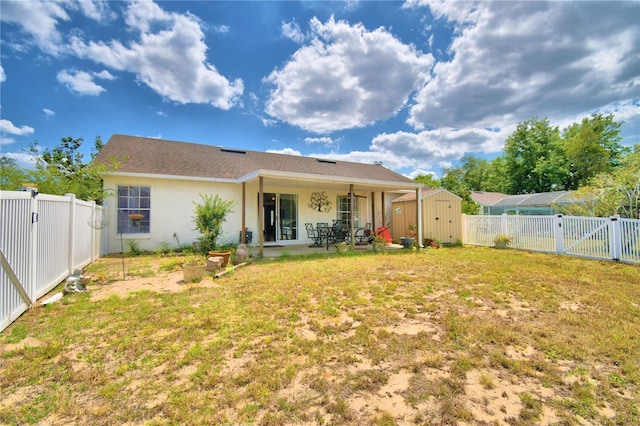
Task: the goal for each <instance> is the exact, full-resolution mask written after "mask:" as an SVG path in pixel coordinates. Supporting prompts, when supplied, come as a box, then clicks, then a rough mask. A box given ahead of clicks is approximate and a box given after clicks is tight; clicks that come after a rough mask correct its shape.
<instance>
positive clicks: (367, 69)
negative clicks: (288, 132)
mask: <svg viewBox="0 0 640 426" xmlns="http://www.w3.org/2000/svg"><path fill="white" fill-rule="evenodd" d="M310 26H311V37H312V40H311V42H310V43H309V44H308V45H306V46H303V47H301V48H300V49H299V50H298V51H296V52H295V53H294V54H293V56H292V57H291V60H290V61H289V62H287V63H286V64H285V65H284V67H283V68H282V69H280V70H274V71H273V72H272V73H271V74H270V75H269V76H268V77H267V78H265V81H266V82H267V83H271V84H273V85H274V86H275V88H274V89H273V90H272V91H271V93H270V96H269V99H268V100H267V104H266V112H267V113H268V114H269V115H271V116H272V117H275V118H278V119H279V120H282V121H285V122H287V123H289V124H292V125H294V126H298V127H300V128H302V129H304V130H308V131H311V132H315V133H328V132H332V131H336V130H342V129H350V128H357V127H364V126H367V125H370V124H372V123H374V122H376V121H379V120H383V119H386V118H389V117H392V116H394V115H395V114H397V113H398V111H399V110H400V109H402V108H403V107H404V106H405V104H406V103H407V100H408V98H409V96H410V95H411V93H412V92H414V91H415V90H417V89H419V88H420V87H422V86H424V84H425V83H426V81H428V79H429V72H430V69H431V65H432V64H433V57H432V56H431V55H430V54H422V53H420V52H419V51H417V50H416V49H415V48H414V47H413V46H411V45H406V44H403V43H402V42H400V41H399V40H398V39H397V38H395V37H394V36H393V35H392V34H391V33H390V32H388V31H386V30H385V29H384V28H378V29H375V30H373V31H368V30H367V29H366V28H365V27H364V25H362V24H355V25H350V24H349V23H347V22H345V21H337V22H336V21H335V20H334V19H333V17H332V18H331V19H329V20H328V21H327V22H326V23H324V24H323V23H321V22H320V21H319V20H318V19H316V18H313V19H312V20H311V22H310ZM382 82H384V84H382Z"/></svg>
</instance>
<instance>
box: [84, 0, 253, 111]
mask: <svg viewBox="0 0 640 426" xmlns="http://www.w3.org/2000/svg"><path fill="white" fill-rule="evenodd" d="M125 22H126V24H127V25H128V27H129V29H130V30H132V31H137V32H138V33H139V39H138V41H131V42H130V43H128V45H124V44H122V43H121V42H120V41H119V40H111V41H109V42H104V41H97V42H95V41H88V42H87V41H85V40H83V39H82V38H81V37H79V36H74V37H73V38H72V40H71V48H72V51H73V52H74V53H75V54H76V55H77V56H79V57H81V58H87V59H90V60H92V61H94V62H96V63H100V64H103V65H105V66H107V67H109V68H111V69H114V70H118V71H128V72H132V73H135V74H136V76H137V78H138V80H139V81H141V82H143V83H144V84H146V85H147V86H149V87H150V88H151V89H153V90H155V91H156V92H157V93H158V94H160V95H161V96H163V97H165V98H167V99H169V100H172V101H175V102H178V103H181V104H187V103H200V104H210V105H213V106H215V107H218V108H221V109H225V110H226V109H229V108H231V107H233V106H234V105H235V104H236V103H237V102H238V100H239V99H238V98H239V97H240V95H242V92H243V90H244V86H243V82H242V80H240V79H236V80H235V81H233V82H231V81H229V80H227V78H225V77H224V76H223V75H221V74H220V73H219V72H218V71H217V70H216V68H215V66H213V65H212V64H209V63H208V62H207V60H206V51H207V45H206V44H205V42H204V33H203V31H202V27H201V22H200V20H199V19H198V18H197V17H195V16H194V15H192V14H189V13H187V14H178V13H170V12H165V11H164V10H163V9H161V8H160V7H159V6H158V5H157V4H155V3H152V2H135V3H131V4H130V5H129V8H128V9H127V11H126V15H125Z"/></svg>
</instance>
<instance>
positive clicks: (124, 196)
mask: <svg viewBox="0 0 640 426" xmlns="http://www.w3.org/2000/svg"><path fill="white" fill-rule="evenodd" d="M113 158H116V159H119V161H120V166H119V168H117V169H116V170H115V171H111V172H108V173H106V174H105V175H104V176H103V187H104V188H105V190H106V194H107V196H106V197H105V200H104V205H105V206H106V207H107V211H108V212H109V215H110V217H109V218H108V220H109V222H110V223H113V224H114V226H109V227H108V252H109V253H114V252H119V251H120V250H121V249H120V244H121V240H120V238H121V237H122V238H124V239H127V240H134V241H135V242H136V244H137V245H138V247H139V248H140V249H143V250H154V249H156V248H158V247H161V246H163V245H169V246H174V247H175V246H176V244H178V243H179V244H180V245H184V244H190V243H191V242H194V241H196V240H197V238H198V236H199V235H198V233H197V232H196V231H195V230H194V224H193V221H192V216H193V208H194V203H196V202H199V201H200V200H201V199H200V194H218V195H219V196H220V197H221V198H222V199H224V200H233V201H234V211H233V213H232V214H231V215H230V216H229V217H228V219H227V221H226V222H225V223H224V224H223V235H222V236H221V239H220V241H221V242H238V241H239V240H241V239H242V238H243V237H244V238H245V239H246V237H247V234H244V235H243V233H242V232H241V230H243V229H247V230H248V232H249V233H251V235H252V236H253V241H252V243H253V244H256V245H258V247H259V249H260V253H259V255H262V248H263V246H264V245H289V244H303V243H304V244H307V243H309V244H310V243H311V242H312V240H311V239H310V238H309V237H308V236H307V233H306V230H305V223H312V224H314V225H315V224H316V223H318V222H328V223H329V224H331V223H332V221H333V220H334V219H342V220H346V221H347V222H348V223H350V224H351V226H352V227H358V226H364V225H365V224H366V223H372V226H373V228H374V229H375V228H376V227H379V226H382V225H383V224H384V223H386V214H387V211H388V210H387V206H388V204H389V202H388V201H387V200H388V199H390V198H392V197H393V196H395V195H397V193H398V192H399V191H402V192H406V191H416V192H417V191H418V189H419V188H421V187H422V186H423V185H422V184H419V183H417V182H415V181H413V180H411V179H409V178H407V177H405V176H402V175H400V174H398V173H396V172H393V171H391V170H389V169H387V168H385V167H383V166H382V165H380V164H362V163H352V162H346V161H336V160H329V159H322V158H311V157H303V156H294V155H284V154H274V153H266V152H257V151H248V150H241V149H234V148H224V147H220V146H211V145H202V144H195V143H186V142H176V141H169V140H162V139H153V138H143V137H135V136H126V135H118V134H116V135H113V136H112V137H111V138H110V139H109V141H108V142H107V143H106V144H105V146H104V147H103V149H102V150H101V151H100V153H99V154H98V155H97V157H96V161H97V162H99V163H104V164H108V163H110V162H111V159H113ZM109 194H112V195H115V194H117V197H116V196H108V195H109ZM131 214H141V215H142V217H141V218H135V219H136V220H132V219H131V217H130V215H131Z"/></svg>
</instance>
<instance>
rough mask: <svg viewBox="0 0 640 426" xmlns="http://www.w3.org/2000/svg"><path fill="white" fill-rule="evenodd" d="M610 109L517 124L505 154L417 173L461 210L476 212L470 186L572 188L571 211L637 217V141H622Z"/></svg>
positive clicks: (525, 190) (519, 190)
mask: <svg viewBox="0 0 640 426" xmlns="http://www.w3.org/2000/svg"><path fill="white" fill-rule="evenodd" d="M622 124H624V122H621V121H615V120H614V118H613V115H612V114H609V115H604V114H601V113H598V114H593V115H591V116H590V117H585V118H584V119H583V120H582V121H581V122H579V123H573V124H571V125H570V126H568V127H566V128H565V129H563V130H560V128H559V127H558V126H553V125H552V124H551V123H550V122H549V120H548V119H546V118H544V119H538V118H532V119H529V120H526V121H523V122H521V123H519V124H518V125H517V127H516V129H515V131H514V132H513V133H512V134H511V135H509V137H508V138H507V140H506V142H505V147H504V154H503V155H501V156H499V157H497V158H495V159H494V160H492V161H489V160H484V159H480V158H477V157H474V156H464V157H463V158H462V160H461V165H460V166H459V167H451V168H448V169H445V170H444V173H443V176H442V178H441V179H435V178H434V177H433V176H431V175H420V176H417V177H416V178H415V180H416V181H418V182H421V183H423V184H425V185H427V186H430V187H442V188H445V189H447V190H448V191H450V192H452V193H454V194H456V195H458V196H460V197H461V198H462V199H463V201H462V207H463V212H465V213H467V214H476V213H477V212H478V210H479V206H478V205H477V204H476V203H475V202H474V201H473V200H472V198H471V192H472V191H486V192H501V193H504V194H509V195H517V194H532V193H540V192H551V191H576V197H577V198H579V199H581V200H585V201H584V202H582V203H579V204H577V205H576V206H573V207H572V209H573V210H568V211H566V213H569V214H582V215H613V214H621V215H624V216H628V217H636V218H638V217H639V212H638V208H639V202H640V201H639V197H640V152H639V151H640V146H639V145H636V147H635V149H633V150H631V149H630V148H628V147H624V146H622V145H621V143H620V142H621V141H622V137H621V136H620V127H621V126H622Z"/></svg>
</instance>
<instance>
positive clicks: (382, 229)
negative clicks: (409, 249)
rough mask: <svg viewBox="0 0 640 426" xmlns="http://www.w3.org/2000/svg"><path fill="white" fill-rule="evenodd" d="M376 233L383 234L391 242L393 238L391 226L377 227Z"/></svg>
mask: <svg viewBox="0 0 640 426" xmlns="http://www.w3.org/2000/svg"><path fill="white" fill-rule="evenodd" d="M376 235H382V238H384V239H385V240H386V241H387V243H390V242H391V240H393V238H391V232H389V228H387V227H386V226H381V227H380V228H376Z"/></svg>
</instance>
